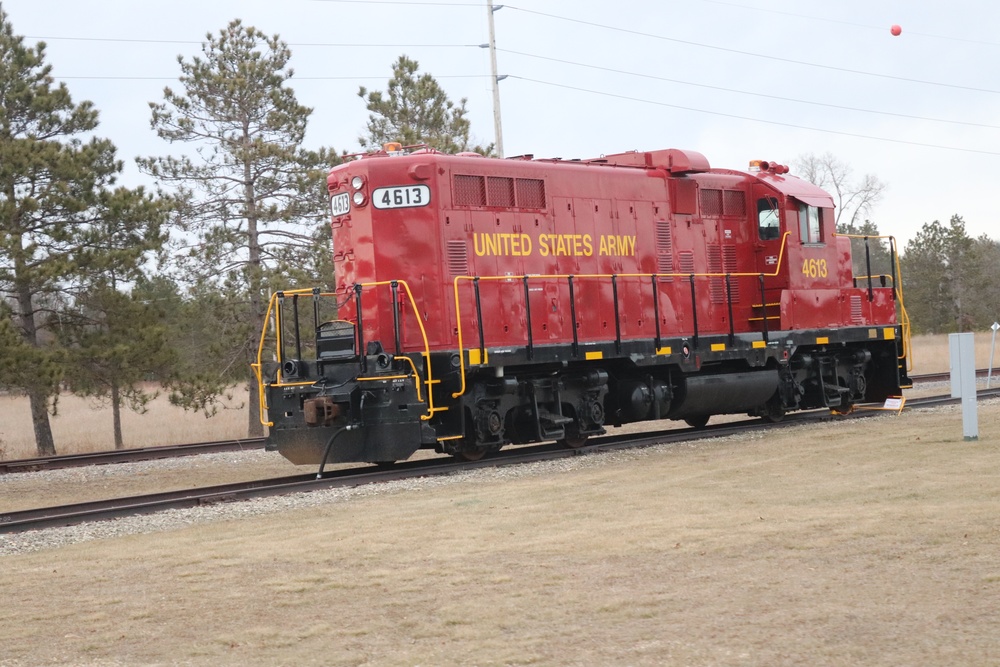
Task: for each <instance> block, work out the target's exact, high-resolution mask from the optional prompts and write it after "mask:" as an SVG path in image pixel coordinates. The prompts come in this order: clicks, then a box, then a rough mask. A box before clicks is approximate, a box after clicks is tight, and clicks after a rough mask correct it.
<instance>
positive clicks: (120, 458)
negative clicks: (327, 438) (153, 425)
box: [0, 438, 264, 475]
mask: <svg viewBox="0 0 1000 667" xmlns="http://www.w3.org/2000/svg"><path fill="white" fill-rule="evenodd" d="M263 447H264V438H242V439H237V440H215V441H211V442H192V443H188V444H183V445H158V446H155V447H135V448H131V449H112V450H105V451H99V452H87V453H84V454H62V455H57V456H41V457H37V458H29V459H13V460H10V461H0V475H2V474H6V473H14V472H34V471H38V470H57V469H59V468H75V467H79V466H89V465H106V464H109V463H134V462H136V461H151V460H155V459H165V458H174V457H177V456H194V455H196V454H214V453H218V452H235V451H244V450H249V449H262V448H263Z"/></svg>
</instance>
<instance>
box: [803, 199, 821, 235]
mask: <svg viewBox="0 0 1000 667" xmlns="http://www.w3.org/2000/svg"><path fill="white" fill-rule="evenodd" d="M799 236H800V238H801V239H802V242H803V243H822V242H823V236H822V227H821V226H820V224H819V207H816V206H810V205H809V204H803V203H799Z"/></svg>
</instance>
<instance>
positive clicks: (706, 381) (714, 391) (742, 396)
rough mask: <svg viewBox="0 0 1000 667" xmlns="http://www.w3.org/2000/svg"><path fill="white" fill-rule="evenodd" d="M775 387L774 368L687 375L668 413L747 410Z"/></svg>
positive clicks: (694, 414) (680, 416)
mask: <svg viewBox="0 0 1000 667" xmlns="http://www.w3.org/2000/svg"><path fill="white" fill-rule="evenodd" d="M777 389H778V371H777V369H765V370H759V371H742V372H735V373H719V374H718V375H691V376H686V377H684V378H683V382H682V384H681V390H680V391H679V392H677V394H675V396H674V404H673V408H672V409H671V411H670V414H669V415H668V417H669V418H670V419H687V418H689V417H699V416H704V415H720V414H738V413H741V412H749V411H751V410H753V409H754V408H756V407H758V406H761V405H763V404H764V403H766V402H767V400H768V399H769V398H771V396H773V395H774V392H775V391H777Z"/></svg>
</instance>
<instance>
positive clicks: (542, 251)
mask: <svg viewBox="0 0 1000 667" xmlns="http://www.w3.org/2000/svg"><path fill="white" fill-rule="evenodd" d="M548 236H549V235H548V234H539V235H538V254H539V255H541V256H542V257H548V256H549V244H548V241H546V239H547V238H548Z"/></svg>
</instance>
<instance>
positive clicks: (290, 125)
mask: <svg viewBox="0 0 1000 667" xmlns="http://www.w3.org/2000/svg"><path fill="white" fill-rule="evenodd" d="M202 54H203V55H202V56H201V57H194V58H192V59H191V60H185V59H184V58H183V57H178V63H179V64H180V68H181V77H180V82H181V86H182V87H183V91H182V92H175V91H174V90H172V89H170V88H166V89H165V90H164V102H163V103H159V104H157V103H151V104H150V107H151V109H152V122H151V125H152V127H153V129H154V130H156V132H157V134H158V135H159V136H160V137H161V138H162V139H165V140H166V141H168V142H170V143H181V144H184V145H187V146H191V147H193V148H194V149H195V151H194V152H189V153H188V154H185V155H181V156H168V157H158V158H146V159H142V160H140V161H139V165H140V168H141V169H143V170H144V171H145V172H146V173H148V174H150V175H152V176H153V177H155V178H156V179H158V181H159V182H160V183H163V184H166V185H170V186H173V187H175V188H176V189H177V192H178V194H179V196H180V197H182V198H183V200H184V206H183V209H182V219H183V220H184V221H185V222H184V226H183V231H185V232H189V233H191V234H194V236H195V237H196V238H195V242H194V243H191V244H190V245H187V246H186V247H185V248H184V257H183V265H182V269H183V271H184V273H185V275H186V276H188V277H189V278H190V282H191V284H192V286H193V288H194V289H195V291H196V292H199V293H202V294H214V295H219V294H224V295H225V296H226V300H225V302H224V304H223V307H224V309H225V310H226V311H227V312H225V313H222V312H218V311H216V312H215V313H214V315H215V316H219V317H223V318H224V319H225V320H226V321H227V322H228V324H230V325H231V328H227V329H226V330H223V331H219V330H217V331H216V332H215V335H216V336H220V337H223V338H221V340H222V341H223V343H224V345H225V347H226V349H225V351H224V352H222V353H221V354H219V355H218V356H217V357H216V358H215V360H214V361H216V362H217V363H215V365H214V366H213V368H214V373H215V374H214V376H213V375H212V373H208V374H206V375H205V376H204V377H203V378H202V379H203V380H205V381H203V382H197V383H193V384H190V383H189V384H188V386H187V390H186V391H182V392H181V393H180V394H175V399H177V400H179V401H180V402H181V403H182V404H185V405H187V406H189V407H193V406H198V407H204V406H205V404H206V402H208V403H210V402H211V396H212V394H213V393H214V392H216V391H217V390H219V389H220V388H221V387H222V386H223V384H224V383H225V381H227V379H228V378H231V377H234V375H233V370H234V369H240V370H239V372H238V376H239V377H241V378H242V379H243V380H244V381H246V382H247V383H248V385H249V387H250V396H251V397H254V396H256V385H255V383H254V381H253V380H252V378H250V375H249V363H250V362H251V361H254V360H255V355H256V351H257V341H258V338H259V336H260V332H261V330H262V327H263V321H264V312H265V307H266V299H267V292H266V290H267V288H268V285H267V280H266V278H267V274H268V272H269V271H273V270H274V269H275V267H276V264H277V263H278V261H279V260H283V261H292V262H293V263H294V257H295V256H297V254H299V253H309V252H310V249H311V247H312V240H313V232H314V230H315V227H316V226H317V225H318V224H319V223H320V221H324V222H325V220H326V215H327V208H328V207H327V206H326V204H325V201H326V189H325V176H326V171H327V170H328V168H329V167H330V166H332V165H333V164H335V163H336V162H337V161H338V160H337V158H336V156H335V153H334V152H333V151H332V150H326V149H323V150H320V151H308V150H305V149H303V148H302V143H303V140H304V138H305V132H306V123H307V121H308V118H309V116H310V114H311V113H312V110H311V109H309V108H308V107H305V106H302V105H300V104H299V103H298V102H297V100H296V97H295V93H294V91H293V90H292V89H291V88H290V87H289V86H288V81H289V80H290V79H291V77H292V74H293V72H292V70H291V69H290V68H289V67H288V63H289V60H290V58H291V51H290V50H289V48H288V46H287V44H285V43H284V42H282V41H281V40H280V39H279V38H278V36H277V35H274V36H270V37H269V36H266V35H264V34H263V33H262V32H260V31H259V30H257V29H256V28H253V27H245V26H243V24H242V23H241V22H240V21H239V20H236V21H233V22H231V23H230V24H229V25H228V26H227V27H226V28H225V29H223V30H222V31H221V32H220V33H219V34H218V35H217V36H213V35H211V34H209V35H208V36H207V41H206V42H205V43H204V44H203V45H202ZM290 256H291V257H290ZM237 362H238V363H237ZM213 377H214V378H215V379H214V380H211V379H210V378H213ZM262 431H263V429H262V427H261V424H260V414H259V409H258V404H257V401H256V400H253V399H251V401H250V424H249V433H250V435H259V434H262Z"/></svg>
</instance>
